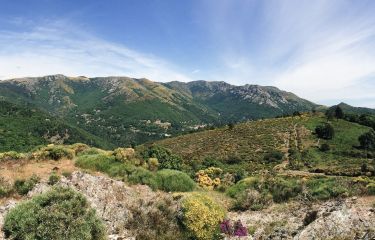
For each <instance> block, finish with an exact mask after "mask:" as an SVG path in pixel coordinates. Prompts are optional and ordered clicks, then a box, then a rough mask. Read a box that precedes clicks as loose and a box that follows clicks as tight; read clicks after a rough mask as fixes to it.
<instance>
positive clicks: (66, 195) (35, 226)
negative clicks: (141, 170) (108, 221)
mask: <svg viewBox="0 0 375 240" xmlns="http://www.w3.org/2000/svg"><path fill="white" fill-rule="evenodd" d="M3 230H4V233H5V236H6V237H7V238H9V239H40V240H47V239H48V240H65V239H77V240H78V239H82V240H94V239H95V240H101V239H106V234H105V228H104V225H103V223H102V222H101V220H100V219H99V218H98V217H96V215H95V211H94V210H93V209H91V208H90V206H89V204H88V202H87V200H86V199H85V197H84V196H83V195H81V194H79V193H77V192H75V191H73V190H72V189H69V188H61V187H59V188H53V189H52V190H50V191H48V192H46V193H44V194H41V195H39V196H36V197H33V198H32V199H31V200H30V201H27V202H24V203H20V204H18V205H17V206H16V207H15V208H13V209H11V210H10V211H9V213H8V214H7V215H6V216H5V221H4V226H3Z"/></svg>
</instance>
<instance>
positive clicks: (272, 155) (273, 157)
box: [263, 151, 284, 163]
mask: <svg viewBox="0 0 375 240" xmlns="http://www.w3.org/2000/svg"><path fill="white" fill-rule="evenodd" d="M283 156H284V154H283V153H282V152H280V151H271V152H269V153H266V154H265V155H264V157H263V160H264V161H265V162H266V163H275V162H280V161H281V160H282V159H283Z"/></svg>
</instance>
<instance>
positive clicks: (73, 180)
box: [0, 172, 175, 240]
mask: <svg viewBox="0 0 375 240" xmlns="http://www.w3.org/2000/svg"><path fill="white" fill-rule="evenodd" d="M57 185H60V186H66V187H71V188H73V189H75V190H76V191H78V192H80V193H82V194H83V195H84V196H85V197H86V198H87V200H88V201H89V202H90V204H91V206H92V207H93V208H95V209H96V213H97V215H98V216H99V217H100V218H102V219H103V221H104V223H105V225H106V227H107V231H108V236H109V239H113V240H132V239H135V236H137V234H139V231H142V229H139V228H138V225H136V226H135V225H134V221H133V219H134V218H135V217H137V216H136V214H139V213H138V212H137V211H139V209H142V212H143V213H148V212H150V211H155V209H156V208H157V207H156V206H157V204H158V200H160V199H163V198H166V197H168V194H167V193H163V192H154V191H152V190H151V189H150V188H149V187H148V186H143V185H136V186H127V185H126V184H124V183H123V182H121V181H116V180H113V179H111V178H108V177H104V176H92V175H90V174H86V173H82V172H74V173H72V175H71V177H70V178H69V179H68V178H65V177H62V178H61V180H60V181H59V182H58V183H57ZM51 187H52V186H50V185H48V184H47V182H41V183H39V184H37V185H36V186H35V187H34V189H33V190H32V191H30V192H29V193H28V195H27V197H28V198H31V197H33V196H35V195H38V194H40V193H43V192H46V191H48V190H49V189H50V188H51ZM170 199H172V197H170ZM174 203H175V202H171V204H170V205H168V207H173V206H174ZM15 204H16V202H11V203H9V204H5V205H2V206H1V207H0V229H1V226H2V219H3V217H4V216H5V214H6V213H7V212H8V210H9V209H10V208H11V207H13V206H14V205H15ZM161 215H162V213H161ZM146 217H147V215H146ZM143 231H144V230H143ZM0 240H1V238H0Z"/></svg>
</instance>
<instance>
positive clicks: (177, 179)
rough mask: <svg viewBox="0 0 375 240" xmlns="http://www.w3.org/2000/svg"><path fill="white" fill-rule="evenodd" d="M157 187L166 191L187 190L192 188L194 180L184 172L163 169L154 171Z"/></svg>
mask: <svg viewBox="0 0 375 240" xmlns="http://www.w3.org/2000/svg"><path fill="white" fill-rule="evenodd" d="M156 181H157V185H158V189H161V190H163V191H166V192H189V191H192V190H194V188H195V182H194V181H193V180H192V179H191V178H190V177H189V176H188V175H187V174H186V173H184V172H180V171H177V170H170V169H163V170H160V171H158V172H157V173H156Z"/></svg>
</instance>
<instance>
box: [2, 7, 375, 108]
mask: <svg viewBox="0 0 375 240" xmlns="http://www.w3.org/2000/svg"><path fill="white" fill-rule="evenodd" d="M50 74H64V75H67V76H87V77H95V76H129V77H135V78H141V77H145V78H148V79H151V80H154V81H160V82H168V81H175V80H177V81H193V80H208V81H225V82H228V83H231V84H235V85H244V84H259V85H267V86H276V87H278V88H280V89H282V90H286V91H290V92H293V93H295V94H297V95H298V96H300V97H303V98H306V99H308V100H311V101H313V102H315V103H319V104H324V105H333V104H337V103H339V102H346V103H349V104H351V105H354V106H363V107H372V108H375V1H373V0H368V1H367V0H351V1H346V0H324V1H320V0H314V1H311V0H282V1H281V0H259V1H256V0H187V1H179V0H143V1H139V0H106V1H102V0H64V1H61V0H0V79H1V80H4V79H9V78H16V77H26V76H44V75H50Z"/></svg>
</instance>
